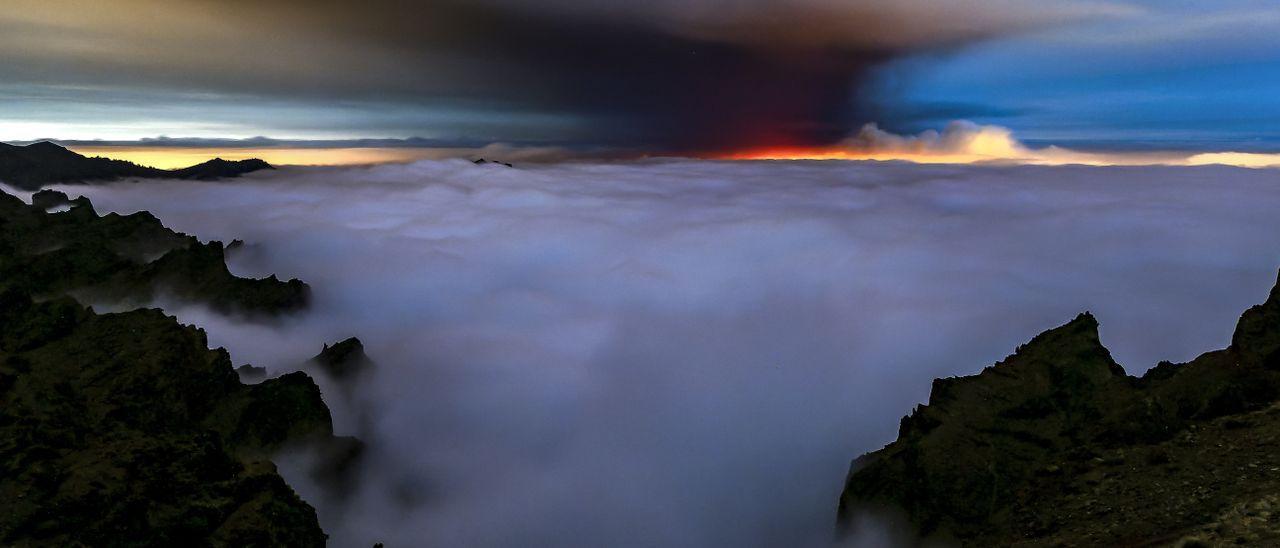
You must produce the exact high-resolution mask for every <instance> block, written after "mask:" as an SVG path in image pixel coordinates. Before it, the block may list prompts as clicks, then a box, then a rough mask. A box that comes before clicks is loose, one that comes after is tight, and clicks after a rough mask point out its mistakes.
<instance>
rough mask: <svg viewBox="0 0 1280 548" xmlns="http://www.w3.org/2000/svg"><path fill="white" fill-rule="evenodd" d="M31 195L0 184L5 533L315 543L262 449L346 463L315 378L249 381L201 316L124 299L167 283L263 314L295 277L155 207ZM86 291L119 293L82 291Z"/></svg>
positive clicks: (0, 538) (26, 539)
mask: <svg viewBox="0 0 1280 548" xmlns="http://www.w3.org/2000/svg"><path fill="white" fill-rule="evenodd" d="M31 202H32V203H31V204H30V205H28V204H26V203H24V202H23V201H22V200H21V199H19V198H17V197H15V196H12V195H10V194H7V193H4V192H0V440H2V441H0V472H3V473H0V498H2V499H3V500H5V508H4V512H3V513H0V543H3V544H5V545H19V546H25V545H118V544H121V543H125V544H131V545H139V546H167V545H187V544H211V545H228V546H252V545H258V546H267V545H270V546H318V545H323V544H324V543H325V541H326V538H327V535H326V534H325V533H324V531H323V530H322V529H321V527H320V525H319V523H318V522H317V518H316V512H315V509H314V508H313V507H312V506H310V505H308V504H307V503H306V502H304V501H303V500H302V499H300V498H299V497H298V495H297V494H296V493H295V492H294V490H293V489H291V488H290V487H289V485H287V484H286V483H285V482H284V480H283V479H282V478H281V476H280V475H279V473H278V472H277V469H276V466H275V464H273V463H272V462H271V460H270V459H271V457H272V455H273V454H275V453H277V452H279V451H281V450H283V449H286V448H289V449H290V450H295V451H302V452H305V453H314V454H319V455H320V457H318V460H319V462H322V463H330V464H329V467H330V468H334V469H340V468H341V467H343V464H342V463H344V462H351V461H352V457H350V456H349V455H351V454H353V453H358V447H359V443H358V442H355V441H354V440H348V439H344V438H337V437H335V436H334V435H333V424H332V419H331V416H330V412H329V409H328V408H327V407H326V406H325V403H324V402H323V401H322V400H321V393H320V389H319V387H318V386H317V385H316V383H315V382H314V381H313V380H312V379H311V378H310V377H308V376H307V375H306V374H304V373H301V372H293V373H288V374H285V375H281V376H278V377H276V378H272V379H269V380H265V381H263V382H260V383H257V384H253V385H245V384H243V383H242V382H241V380H240V378H239V377H238V375H237V371H236V370H234V369H232V362H231V358H230V356H229V355H228V353H227V351H226V350H225V349H221V348H218V349H210V347H209V343H208V338H207V336H206V334H205V332H204V331H202V330H200V329H198V328H195V327H191V326H186V325H181V324H179V323H178V322H177V321H176V320H175V318H173V317H171V316H167V315H165V314H164V313H163V312H162V311H160V310H158V309H137V308H135V307H134V306H131V304H130V302H129V301H131V300H133V301H150V300H152V299H154V298H155V296H156V295H157V292H158V290H159V289H161V288H162V287H163V288H164V289H166V293H168V294H171V295H179V296H181V297H183V298H185V299H184V300H183V301H181V302H188V303H190V302H202V303H205V304H206V305H208V306H210V307H211V308H212V309H216V310H222V311H230V310H232V308H235V309H236V310H239V311H247V310H253V311H256V312H259V313H267V314H271V313H278V312H280V307H278V305H279V304H280V299H277V298H275V297H276V296H279V295H285V297H284V298H283V300H284V301H286V304H288V302H289V301H292V302H294V303H295V304H300V303H298V299H296V298H292V299H291V296H292V297H297V296H299V295H305V293H303V292H300V291H299V288H304V289H305V285H303V284H302V283H301V282H298V281H297V280H292V282H291V283H284V282H280V281H278V280H276V279H275V278H274V277H270V278H266V279H262V280H249V279H243V278H238V277H235V276H233V275H231V274H230V272H229V271H228V270H227V267H226V264H225V263H224V262H223V257H222V253H221V251H222V246H221V244H219V243H217V242H214V243H211V244H203V243H201V242H200V241H199V240H197V239H195V238H194V237H191V236H188V235H185V234H180V233H177V232H174V231H172V230H169V229H168V228H166V227H164V226H163V225H162V224H160V222H159V221H158V220H157V219H156V218H155V217H154V216H152V215H150V214H145V213H136V214H132V215H128V216H120V215H116V214H107V215H104V216H99V215H98V214H97V213H96V212H95V211H94V208H93V205H92V204H91V203H90V201H89V200H88V199H86V198H83V197H81V198H76V199H74V200H72V199H70V198H69V197H68V196H67V195H65V194H63V193H61V192H57V191H52V190H45V191H41V192H38V193H36V194H34V195H33V196H32V197H31ZM156 256H159V258H158V259H154V260H152V259H153V258H154V257H156ZM89 290H91V291H89ZM87 293H91V294H92V295H93V296H94V297H95V298H97V299H104V298H109V299H110V300H111V302H112V303H113V305H114V306H116V307H118V308H120V309H121V310H122V311H121V312H117V313H107V314H102V313H99V312H97V311H95V310H94V309H93V308H88V307H85V306H84V305H83V304H82V303H81V302H77V300H76V299H77V298H84V295H86V294H87ZM73 297H74V298H73ZM240 371H241V372H246V373H250V374H251V373H254V372H256V371H265V370H262V369H261V368H254V367H253V366H249V365H246V366H243V367H242V368H241V369H240ZM304 448H305V449H304Z"/></svg>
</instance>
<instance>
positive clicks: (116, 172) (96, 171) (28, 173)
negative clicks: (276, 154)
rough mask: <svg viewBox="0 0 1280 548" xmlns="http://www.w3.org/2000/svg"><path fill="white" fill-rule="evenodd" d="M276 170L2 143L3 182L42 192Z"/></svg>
mask: <svg viewBox="0 0 1280 548" xmlns="http://www.w3.org/2000/svg"><path fill="white" fill-rule="evenodd" d="M264 169H272V167H271V165H270V164H268V163H266V162H264V161H262V160H239V161H234V162H232V161H227V160H222V159H213V160H209V161H208V162H205V163H203V164H199V165H194V166H191V167H187V168H183V169H156V168H153V167H146V166H140V165H138V164H135V163H132V162H126V161H123V160H112V159H109V158H87V157H85V156H82V155H80V154H77V153H75V152H72V151H70V150H67V149H65V148H63V147H60V146H58V145H55V144H53V143H50V142H47V141H42V142H39V143H33V144H30V145H27V146H15V145H9V144H5V143H0V182H5V183H8V184H11V185H13V186H15V187H17V188H20V189H23V190H38V189H40V188H41V187H43V186H45V185H48V184H53V183H83V182H90V181H113V180H117V179H126V178H134V179H195V180H212V179H225V178H229V177H239V176H240V175H244V174H246V173H252V172H254V171H260V170H264Z"/></svg>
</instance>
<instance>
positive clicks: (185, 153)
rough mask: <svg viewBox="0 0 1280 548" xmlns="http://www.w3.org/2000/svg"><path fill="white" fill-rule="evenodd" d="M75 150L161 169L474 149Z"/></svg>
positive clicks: (331, 161)
mask: <svg viewBox="0 0 1280 548" xmlns="http://www.w3.org/2000/svg"><path fill="white" fill-rule="evenodd" d="M71 149H72V150H74V151H76V152H78V153H80V154H83V155H85V156H102V157H104V158H112V159H115V160H126V161H129V162H133V163H135V164H139V165H144V166H150V167H156V168H161V169H177V168H183V167H188V166H193V165H196V164H199V163H202V162H206V161H209V160H212V159H214V158H222V159H224V160H246V159H249V158H259V159H261V160H265V161H266V162H267V163H270V164H272V165H278V166H284V165H308V166H343V165H363V164H384V163H392V162H412V161H416V160H427V159H440V158H449V157H457V156H466V155H468V153H470V152H472V151H469V150H462V149H444V148H274V147H270V148H186V147H113V146H77V147H71Z"/></svg>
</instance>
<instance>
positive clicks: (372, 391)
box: [66, 160, 1280, 547]
mask: <svg viewBox="0 0 1280 548" xmlns="http://www.w3.org/2000/svg"><path fill="white" fill-rule="evenodd" d="M66 190H68V191H69V192H71V193H73V194H84V195H87V196H89V197H90V198H91V199H92V200H93V201H94V203H95V205H96V206H97V208H98V209H99V210H100V211H117V212H132V211H137V210H149V211H151V212H153V213H155V214H156V215H157V216H158V217H160V218H161V219H162V220H163V221H164V222H165V223H166V224H168V225H169V226H171V227H173V228H175V229H177V230H181V231H185V232H189V233H192V234H195V235H197V236H199V237H201V238H202V239H221V240H225V241H230V240H231V239H242V240H245V241H246V242H248V243H249V244H250V245H248V246H246V247H245V248H244V249H243V250H241V251H237V252H235V253H234V254H233V255H232V257H231V259H232V260H231V263H232V267H233V270H234V271H235V272H236V273H238V274H240V275H250V276H264V275H267V274H269V273H275V274H279V275H281V276H283V277H299V278H302V279H304V280H306V281H307V282H309V283H310V284H311V286H312V287H313V289H314V292H315V304H314V307H313V308H312V310H310V311H309V312H307V313H305V314H303V315H300V316H297V317H292V318H286V319H284V320H282V321H281V322H279V323H272V324H264V323H254V322H246V321H242V320H237V319H232V318H226V317H221V316H218V315H215V314H211V313H208V312H206V311H203V310H200V309H197V308H178V307H170V308H169V312H170V313H174V314H177V315H178V316H179V318H180V319H181V320H183V321H184V322H189V323H195V324H198V325H200V326H202V327H204V328H205V329H206V330H208V332H209V335H210V341H211V343H212V344H213V345H221V346H225V347H226V348H228V349H229V350H230V351H231V355H232V357H233V359H234V360H236V361H237V363H244V362H249V363H253V364H255V365H260V366H264V367H267V368H268V369H270V370H271V371H272V372H273V373H282V372H285V371H289V370H292V369H296V368H298V367H299V365H298V364H299V363H301V362H302V361H304V360H305V359H306V358H308V357H310V356H312V355H314V354H316V353H317V352H318V351H319V350H320V346H321V344H322V343H325V342H334V341H337V340H340V339H342V338H345V337H347V336H351V335H356V336H359V337H360V338H361V339H362V340H363V341H364V342H365V344H366V346H367V349H368V352H369V354H370V355H371V356H372V358H373V359H374V360H375V361H376V362H377V363H378V369H377V371H376V373H375V374H374V375H373V377H372V378H370V379H369V380H368V381H367V382H366V383H365V384H363V385H361V386H360V387H359V388H358V394H357V395H356V396H355V397H353V398H346V399H344V398H341V397H338V392H339V391H338V390H337V389H336V388H335V387H334V386H333V385H332V383H330V382H328V381H327V380H325V379H323V378H322V379H321V380H322V384H323V386H324V387H325V391H326V397H327V399H329V400H330V403H331V405H333V407H334V408H335V413H336V415H337V417H336V420H337V424H338V428H339V430H340V433H354V434H358V435H360V436H361V437H363V438H365V439H367V440H369V441H370V452H369V455H368V458H367V459H366V461H365V466H363V468H362V469H361V473H360V481H359V482H358V487H357V488H356V489H355V490H354V491H351V492H348V493H344V494H342V495H337V496H335V495H334V494H332V493H326V492H325V491H324V490H322V489H321V488H320V487H318V486H316V485H314V484H313V483H311V482H310V481H309V479H308V476H307V474H306V473H305V472H303V471H302V468H303V467H302V466H301V465H300V464H298V462H297V459H285V460H284V465H283V471H284V472H285V474H286V476H287V477H288V478H289V479H290V480H291V482H293V483H294V484H295V485H296V486H297V487H298V489H299V490H300V492H301V493H302V494H303V496H304V497H305V498H307V499H308V500H310V501H311V502H312V503H314V504H316V505H317V507H318V508H319V511H320V517H321V520H322V524H323V525H324V527H325V528H326V530H327V531H329V532H330V533H331V534H332V535H333V541H334V544H335V545H337V546H369V545H370V544H371V543H372V542H375V541H380V542H386V543H387V545H388V546H426V545H431V546H623V547H625V546H735V547H737V546H822V545H826V544H829V543H830V541H831V537H832V530H833V522H834V516H835V507H836V500H837V497H838V495H839V493H840V490H841V488H842V484H843V480H844V477H845V473H846V472H847V470H848V465H849V462H850V459H852V458H853V457H855V456H857V455H858V454H860V453H863V452H866V451H868V450H873V449H876V448H878V447H880V446H881V445H883V444H884V443H887V442H888V441H890V440H892V439H893V437H894V436H895V435H896V430H897V421H898V418H899V417H900V416H901V415H903V414H905V413H907V412H908V411H909V410H910V408H911V407H912V406H914V405H915V404H917V403H919V402H921V401H923V400H925V399H926V398H927V396H928V389H929V384H930V380H931V379H932V378H934V377H939V376H947V375H960V374H971V373H974V372H977V371H978V370H980V369H981V368H982V367H983V366H985V365H989V364H990V363H992V362H994V361H996V360H998V359H1000V358H1002V357H1004V356H1005V355H1007V354H1008V353H1010V352H1011V351H1012V350H1013V348H1014V347H1015V346H1016V345H1018V344H1020V343H1022V342H1025V341H1026V340H1028V339H1030V337H1031V336H1033V335H1035V334H1036V333H1039V332H1040V331H1043V330H1045V329H1048V328H1051V327H1054V326H1056V325H1059V324H1061V323H1064V322H1066V321H1068V320H1070V319H1071V318H1072V317H1074V316H1075V315H1076V314H1077V313H1079V312H1081V311H1084V310H1091V311H1093V312H1094V313H1095V314H1096V315H1097V316H1098V318H1099V319H1100V321H1101V323H1102V337H1103V341H1104V343H1106V344H1107V345H1108V346H1109V347H1110V348H1111V349H1112V351H1113V353H1114V355H1115V356H1116V358H1117V359H1118V360H1119V361H1120V362H1121V363H1122V364H1123V365H1124V366H1125V367H1126V369H1128V371H1129V372H1130V373H1133V374H1140V373H1142V372H1143V371H1144V370H1146V369H1147V368H1148V367H1151V366H1152V365H1154V364H1155V363H1156V362H1157V361H1159V360H1164V359H1168V360H1174V361H1179V360H1188V359H1191V358H1193V357H1195V356H1196V355H1197V354H1198V353H1200V352H1202V351H1207V350H1210V349H1215V348H1221V347H1224V346H1226V345H1227V344H1228V342H1229V340H1230V335H1231V332H1232V329H1233V327H1234V323H1235V320H1236V319H1237V318H1238V316H1239V314H1240V313H1241V312H1242V311H1243V310H1244V309H1245V308H1247V307H1248V306H1250V305H1252V304H1255V303H1257V302H1260V301H1261V300H1263V299H1264V297H1265V295H1266V294H1267V291H1268V290H1269V289H1270V287H1271V286H1272V284H1273V283H1274V282H1275V279H1276V271H1277V268H1280V215H1277V214H1276V212H1277V211H1280V172H1276V171H1269V170H1247V169H1239V168H1226V167H1105V168H1097V167H1035V166H1002V167H995V166H985V167H983V166H950V165H941V166H922V165H911V164H900V163H858V162H710V161H683V160H670V161H648V162H635V163H621V164H553V165H528V166H522V165H517V167H516V168H515V169H511V168H506V167H502V166H497V165H482V166H477V165H473V164H471V163H470V162H466V161H463V160H447V161H425V162H419V163H414V164H408V165H383V166H375V167H360V168H287V169H281V170H279V171H276V172H271V173H265V174H255V175H253V176H250V177H246V178H244V179H241V180H237V181H234V182H210V183H206V182H189V181H176V182H164V181H159V182H138V183H121V184H114V185H109V186H97V187H79V186H73V187H66Z"/></svg>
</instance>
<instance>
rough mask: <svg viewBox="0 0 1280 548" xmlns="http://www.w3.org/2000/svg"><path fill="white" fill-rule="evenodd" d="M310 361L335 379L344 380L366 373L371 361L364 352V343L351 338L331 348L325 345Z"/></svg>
mask: <svg viewBox="0 0 1280 548" xmlns="http://www.w3.org/2000/svg"><path fill="white" fill-rule="evenodd" d="M311 361H312V362H313V363H315V364H317V365H319V366H320V367H322V368H323V369H324V370H325V371H327V372H328V373H329V375H330V376H332V377H333V378H335V379H346V378H350V377H353V376H356V375H359V374H360V373H362V372H364V371H367V370H368V369H369V368H371V367H372V366H373V360H370V359H369V356H368V355H367V354H365V352H364V343H362V342H360V339H358V338H355V337H351V338H349V339H347V340H344V341H342V342H339V343H336V344H334V345H332V346H330V345H328V344H326V345H324V348H323V349H322V350H321V351H320V353H319V354H317V355H316V356H315V357H314V358H311Z"/></svg>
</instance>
